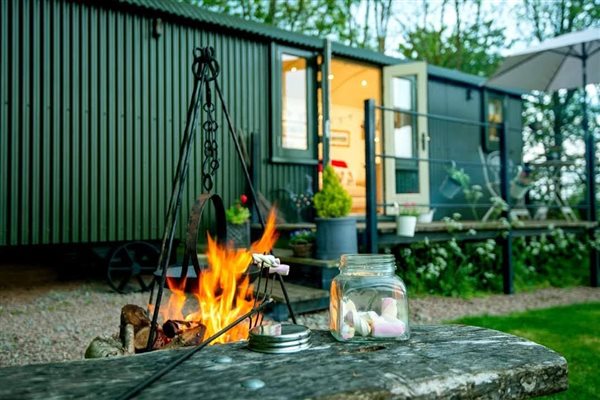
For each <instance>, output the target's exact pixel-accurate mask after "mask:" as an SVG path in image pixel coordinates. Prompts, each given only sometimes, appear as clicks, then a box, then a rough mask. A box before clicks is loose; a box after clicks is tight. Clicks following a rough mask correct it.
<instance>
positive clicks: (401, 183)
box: [392, 76, 419, 193]
mask: <svg viewBox="0 0 600 400" xmlns="http://www.w3.org/2000/svg"><path fill="white" fill-rule="evenodd" d="M415 84H416V77H414V76H410V77H407V78H399V77H394V78H392V85H393V87H392V94H393V103H394V104H393V105H394V108H397V109H401V110H406V111H416V104H417V102H416V95H415V94H416V93H415V92H416V88H415ZM394 155H395V156H396V157H400V158H401V159H396V193H418V192H419V171H418V165H417V162H416V160H403V159H402V158H406V159H412V158H416V157H418V152H417V121H416V118H415V117H414V115H412V114H408V113H402V112H395V113H394Z"/></svg>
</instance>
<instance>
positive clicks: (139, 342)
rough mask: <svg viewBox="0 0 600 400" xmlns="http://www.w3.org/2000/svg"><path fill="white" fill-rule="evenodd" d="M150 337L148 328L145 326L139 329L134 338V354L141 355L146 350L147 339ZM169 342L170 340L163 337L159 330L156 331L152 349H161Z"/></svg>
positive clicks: (163, 334) (161, 331)
mask: <svg viewBox="0 0 600 400" xmlns="http://www.w3.org/2000/svg"><path fill="white" fill-rule="evenodd" d="M149 337H150V327H149V326H145V327H143V328H141V329H140V330H139V331H138V332H137V333H136V334H135V336H134V339H133V347H134V348H135V351H136V353H141V352H143V351H145V350H146V345H147V344H148V338H149ZM170 342H171V339H170V338H168V337H167V335H165V333H164V332H163V330H162V329H161V328H158V329H156V337H155V338H154V344H153V345H152V348H153V349H155V350H156V349H162V348H164V347H165V346H166V345H167V344H169V343H170Z"/></svg>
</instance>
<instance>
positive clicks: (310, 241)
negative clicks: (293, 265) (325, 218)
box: [289, 229, 315, 257]
mask: <svg viewBox="0 0 600 400" xmlns="http://www.w3.org/2000/svg"><path fill="white" fill-rule="evenodd" d="M314 244H315V234H314V232H313V231H309V230H308V229H302V230H299V231H294V232H292V233H291V235H290V241H289V246H290V248H291V249H292V251H293V252H294V257H312V252H313V247H314Z"/></svg>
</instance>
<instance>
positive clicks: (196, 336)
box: [163, 324, 206, 349]
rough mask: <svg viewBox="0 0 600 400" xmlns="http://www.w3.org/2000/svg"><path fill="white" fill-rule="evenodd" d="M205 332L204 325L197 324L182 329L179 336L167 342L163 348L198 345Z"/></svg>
mask: <svg viewBox="0 0 600 400" xmlns="http://www.w3.org/2000/svg"><path fill="white" fill-rule="evenodd" d="M205 333H206V326H204V325H202V324H199V325H198V326H196V327H194V328H191V329H188V330H186V331H183V332H182V333H181V334H180V335H179V336H176V337H175V338H174V339H173V340H172V341H171V342H170V343H169V344H167V345H166V346H164V347H163V349H176V348H178V347H184V346H196V345H199V344H200V343H202V341H203V340H204V334H205Z"/></svg>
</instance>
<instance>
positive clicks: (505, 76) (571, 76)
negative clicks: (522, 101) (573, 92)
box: [486, 28, 600, 92]
mask: <svg viewBox="0 0 600 400" xmlns="http://www.w3.org/2000/svg"><path fill="white" fill-rule="evenodd" d="M588 83H600V28H594V29H587V30H585V31H580V32H573V33H567V34H565V35H561V36H557V37H555V38H552V39H548V40H546V41H544V42H542V43H540V44H539V45H537V46H533V47H530V48H528V49H526V50H523V51H519V52H516V53H513V54H512V55H510V56H508V57H506V59H505V60H504V62H503V63H502V65H501V66H500V68H499V69H498V71H496V73H495V74H494V75H493V76H492V77H491V78H490V79H489V80H488V81H487V83H486V84H487V85H491V86H502V87H513V88H520V89H528V90H542V91H546V92H547V91H555V90H558V89H573V88H580V87H585V85H587V84H588Z"/></svg>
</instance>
